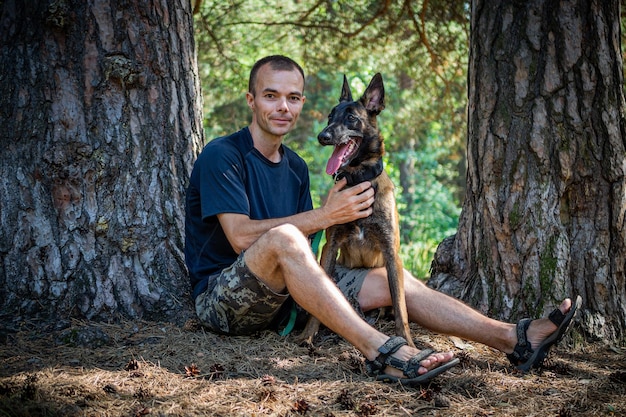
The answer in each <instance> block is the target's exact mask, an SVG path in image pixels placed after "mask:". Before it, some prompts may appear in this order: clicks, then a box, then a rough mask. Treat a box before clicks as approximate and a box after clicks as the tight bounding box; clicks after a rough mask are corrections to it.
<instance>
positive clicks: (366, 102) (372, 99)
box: [361, 73, 385, 114]
mask: <svg viewBox="0 0 626 417" xmlns="http://www.w3.org/2000/svg"><path fill="white" fill-rule="evenodd" d="M361 103H362V104H363V106H365V108H366V109H367V110H368V111H370V112H372V113H374V114H378V113H380V112H381V111H383V109H384V108H385V87H384V86H383V77H382V75H380V73H377V74H376V75H374V77H373V78H372V81H370V85H368V86H367V89H366V90H365V92H364V93H363V97H361Z"/></svg>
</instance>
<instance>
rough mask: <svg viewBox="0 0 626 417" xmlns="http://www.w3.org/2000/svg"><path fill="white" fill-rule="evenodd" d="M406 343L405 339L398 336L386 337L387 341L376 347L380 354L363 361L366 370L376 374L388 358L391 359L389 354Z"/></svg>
mask: <svg viewBox="0 0 626 417" xmlns="http://www.w3.org/2000/svg"><path fill="white" fill-rule="evenodd" d="M406 344H407V341H406V340H405V339H404V338H403V337H400V336H393V337H390V338H389V339H387V341H386V342H385V343H383V345H382V346H381V347H379V348H378V351H379V352H380V355H378V356H377V357H376V359H374V360H373V361H370V360H368V361H365V365H366V366H367V372H368V373H371V374H374V375H377V374H378V373H379V372H380V371H382V370H383V369H385V367H386V366H387V365H389V360H390V359H393V358H392V357H391V355H393V354H394V353H396V352H397V351H398V350H399V349H400V348H401V347H402V346H404V345H406ZM392 366H393V365H392Z"/></svg>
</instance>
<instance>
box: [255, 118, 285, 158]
mask: <svg viewBox="0 0 626 417" xmlns="http://www.w3.org/2000/svg"><path fill="white" fill-rule="evenodd" d="M248 129H249V130H250V135H252V142H253V143H254V147H255V148H256V149H257V150H258V151H259V152H261V154H262V155H263V156H264V157H266V158H267V159H269V160H270V161H272V162H280V161H281V159H282V155H281V153H280V145H282V143H283V138H284V136H275V135H270V134H268V133H267V132H265V131H263V130H261V129H259V127H258V126H257V125H255V124H254V123H253V124H250V126H248Z"/></svg>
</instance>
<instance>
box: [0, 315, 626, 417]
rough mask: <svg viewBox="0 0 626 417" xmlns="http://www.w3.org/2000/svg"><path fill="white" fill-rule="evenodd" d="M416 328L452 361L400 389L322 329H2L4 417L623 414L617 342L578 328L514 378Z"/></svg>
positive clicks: (624, 369) (67, 325)
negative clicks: (313, 335) (308, 332)
mask: <svg viewBox="0 0 626 417" xmlns="http://www.w3.org/2000/svg"><path fill="white" fill-rule="evenodd" d="M378 326H379V327H380V328H381V329H382V330H383V331H385V332H386V333H391V323H389V322H381V323H380V324H378ZM412 330H413V332H414V335H415V336H414V337H415V341H416V344H417V345H418V347H426V346H427V347H432V348H434V349H437V350H453V351H454V352H455V353H456V355H457V356H458V357H459V358H460V359H461V363H460V365H458V366H456V367H455V368H452V369H451V370H450V371H448V372H446V373H444V374H442V375H441V376H439V377H437V378H436V379H435V380H434V381H433V382H431V383H430V384H429V385H427V386H423V387H416V388H408V387H403V386H401V385H398V384H385V383H382V382H375V381H374V380H373V379H372V378H370V377H368V376H367V375H365V373H364V369H363V368H364V366H363V357H362V355H361V354H360V353H359V352H358V351H356V350H355V349H354V348H353V347H351V346H350V345H349V344H348V343H346V342H345V341H344V340H343V339H341V338H339V337H337V336H336V335H334V334H332V333H330V332H329V331H328V330H323V331H322V332H321V336H318V338H317V341H316V342H317V346H316V347H315V348H309V347H305V346H300V345H299V344H297V343H295V335H289V336H287V337H282V336H279V335H278V334H277V333H275V332H269V331H268V332H261V333H258V334H256V335H254V336H251V337H224V336H219V335H215V334H212V333H209V332H206V331H204V330H203V329H201V328H199V326H197V324H196V323H195V322H193V321H189V322H187V324H185V326H183V327H180V326H175V325H173V324H169V323H155V322H143V321H133V322H124V323H119V324H103V323H91V322H81V321H72V322H64V321H59V322H58V323H55V324H54V325H48V326H45V327H42V325H41V324H35V323H20V324H19V326H17V327H10V326H7V325H6V323H5V324H1V325H0V416H2V417H6V416H11V417H18V416H20V417H21V416H94V417H100V416H124V417H133V416H304V415H307V416H324V417H330V416H359V417H361V416H481V417H482V416H561V417H564V416H626V365H625V363H624V358H625V355H626V349H625V348H624V347H609V346H606V345H604V344H589V343H585V342H582V341H578V342H575V339H577V338H576V337H575V335H576V330H575V329H574V331H573V332H572V335H570V336H568V337H567V338H566V339H564V340H563V341H562V342H561V344H559V345H558V346H557V347H556V348H555V349H553V351H552V352H551V356H550V357H549V358H548V360H547V361H546V363H545V366H544V368H543V369H542V370H540V371H536V372H532V373H529V374H526V375H522V374H519V373H516V372H513V369H512V368H511V366H510V365H509V364H508V361H507V360H506V358H505V357H504V355H503V354H501V353H499V352H497V351H495V350H493V349H490V348H487V347H485V346H483V345H480V344H475V343H469V342H466V341H463V340H460V339H456V338H450V337H445V336H439V335H435V334H432V333H429V332H427V331H424V330H423V329H420V328H418V327H416V326H412ZM578 339H580V338H578Z"/></svg>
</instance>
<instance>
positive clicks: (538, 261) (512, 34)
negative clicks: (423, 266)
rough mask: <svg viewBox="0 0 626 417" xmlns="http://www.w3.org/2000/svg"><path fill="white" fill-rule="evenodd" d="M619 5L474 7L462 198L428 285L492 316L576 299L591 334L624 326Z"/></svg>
mask: <svg viewBox="0 0 626 417" xmlns="http://www.w3.org/2000/svg"><path fill="white" fill-rule="evenodd" d="M619 16H620V14H619V1H618V0H571V1H561V2H553V1H549V0H535V1H529V2H509V1H500V0H475V1H473V3H472V31H471V46H470V47H471V55H470V68H469V82H468V84H469V126H468V174H467V182H468V186H467V195H466V200H465V203H464V207H463V212H462V214H461V218H460V225H459V229H458V232H457V235H456V236H455V237H453V238H450V239H447V240H446V241H445V242H444V243H443V244H442V245H440V248H439V249H438V253H437V256H436V258H435V261H434V263H433V271H432V272H433V275H432V279H431V281H430V284H431V285H432V286H434V287H437V288H441V289H444V290H446V291H449V292H451V293H453V294H455V295H457V296H459V297H461V298H463V299H465V300H467V301H468V302H470V303H471V304H473V305H475V306H477V307H478V308H480V309H481V310H482V311H484V312H486V313H489V314H490V315H493V316H496V317H500V318H506V319H515V318H519V317H520V316H521V315H532V316H537V315H540V314H542V313H545V312H546V311H547V310H548V309H551V308H552V307H554V305H556V304H558V302H559V301H560V300H561V298H562V297H564V296H570V295H573V294H577V293H578V294H581V295H582V296H583V299H584V310H583V314H582V324H583V327H584V329H585V330H586V331H588V333H589V334H590V335H592V336H597V337H601V338H607V339H611V340H615V339H619V338H621V337H623V335H624V329H625V328H626V327H625V325H626V302H625V301H624V300H626V282H625V279H624V266H625V261H626V248H625V242H626V230H625V224H624V214H625V209H626V190H625V184H624V179H625V178H624V170H625V169H626V153H625V138H626V136H625V124H624V114H623V111H624V97H623V93H622V82H623V80H622V60H621V54H620V29H619V28H620V22H619Z"/></svg>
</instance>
